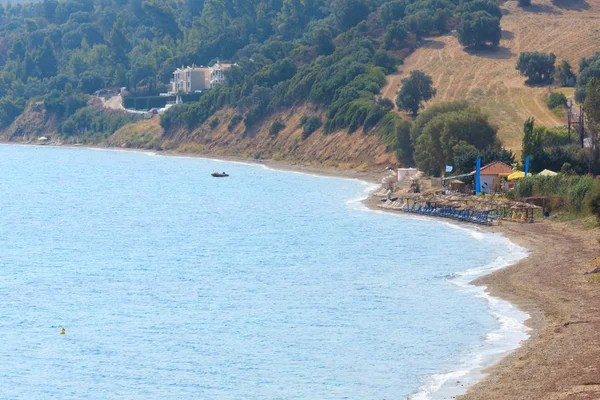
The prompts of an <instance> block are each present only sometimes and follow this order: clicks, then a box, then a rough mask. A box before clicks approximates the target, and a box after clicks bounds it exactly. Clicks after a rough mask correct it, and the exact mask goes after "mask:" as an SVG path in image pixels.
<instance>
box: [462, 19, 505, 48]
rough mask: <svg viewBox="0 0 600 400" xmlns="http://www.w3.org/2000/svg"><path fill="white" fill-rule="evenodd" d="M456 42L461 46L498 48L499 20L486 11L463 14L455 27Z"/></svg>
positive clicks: (500, 31) (500, 32)
mask: <svg viewBox="0 0 600 400" xmlns="http://www.w3.org/2000/svg"><path fill="white" fill-rule="evenodd" d="M456 34H457V36H458V41H459V42H460V44H462V45H463V46H475V47H479V46H485V45H490V46H498V44H499V43H500V37H501V36H502V30H501V29H500V20H499V19H498V18H496V17H494V16H492V15H491V14H489V13H488V12H486V11H476V12H473V13H467V14H463V16H462V17H461V19H460V23H459V24H458V26H457V27H456Z"/></svg>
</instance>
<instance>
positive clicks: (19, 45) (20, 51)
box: [8, 38, 27, 60]
mask: <svg viewBox="0 0 600 400" xmlns="http://www.w3.org/2000/svg"><path fill="white" fill-rule="evenodd" d="M26 52H27V45H26V44H25V42H24V41H23V39H21V38H17V39H15V41H14V42H13V44H12V46H11V47H10V51H9V52H8V57H9V58H10V59H12V60H16V59H21V60H22V59H24V58H25V53H26Z"/></svg>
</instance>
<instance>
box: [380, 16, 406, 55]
mask: <svg viewBox="0 0 600 400" xmlns="http://www.w3.org/2000/svg"><path fill="white" fill-rule="evenodd" d="M407 38H408V30H407V29H406V27H405V25H404V23H403V22H401V21H394V22H392V23H391V24H390V25H389V26H388V27H387V30H386V32H385V36H384V37H383V43H384V46H385V48H386V49H388V50H389V49H398V48H402V47H405V42H406V39H407Z"/></svg>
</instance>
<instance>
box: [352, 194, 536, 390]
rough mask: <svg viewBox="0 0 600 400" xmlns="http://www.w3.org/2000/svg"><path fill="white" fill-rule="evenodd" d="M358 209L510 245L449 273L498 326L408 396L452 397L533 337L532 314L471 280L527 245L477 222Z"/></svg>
mask: <svg viewBox="0 0 600 400" xmlns="http://www.w3.org/2000/svg"><path fill="white" fill-rule="evenodd" d="M346 203H347V204H349V205H350V204H354V203H355V202H352V201H347V202H346ZM355 209H357V210H361V211H371V212H375V213H381V214H387V215H395V216H397V217H399V218H408V219H418V220H422V221H426V220H427V221H431V222H433V223H441V224H445V225H446V226H449V227H451V228H452V229H457V230H461V231H464V232H466V233H467V234H468V235H469V236H471V237H472V238H473V239H476V240H487V241H495V242H498V244H499V245H501V246H505V247H506V248H507V249H508V252H507V255H508V256H507V257H498V258H497V259H496V260H494V261H493V262H491V263H489V264H487V265H484V266H481V267H476V268H472V269H469V270H466V271H462V272H456V273H454V274H452V275H451V276H449V277H447V280H448V282H449V283H451V284H453V285H455V286H456V287H457V290H464V291H467V292H470V293H472V295H473V296H474V297H478V298H483V299H485V300H486V302H487V306H488V312H489V313H490V315H492V317H494V318H495V319H496V320H497V321H498V323H499V327H498V328H496V329H494V330H493V331H491V332H488V333H486V334H485V336H484V337H483V338H482V342H480V343H477V344H475V345H473V346H471V347H470V348H468V349H466V351H465V352H463V353H462V354H461V355H460V358H459V359H458V360H457V361H458V362H457V364H456V368H452V369H450V370H448V371H444V372H440V373H438V374H434V375H431V376H430V377H429V378H428V380H427V382H426V383H424V384H423V385H421V386H420V387H419V388H418V389H417V390H416V391H415V392H414V393H413V394H411V395H409V396H408V397H406V398H405V399H406V400H442V399H453V398H455V397H456V396H460V395H463V394H465V393H466V392H467V390H468V389H469V387H470V386H472V385H474V384H476V383H478V382H479V381H480V380H482V379H483V378H485V377H486V376H487V375H488V374H486V373H484V372H483V371H484V370H485V369H487V368H489V367H491V366H493V365H495V364H497V363H498V362H499V361H500V360H501V359H502V358H504V357H506V356H507V355H508V354H510V353H511V352H513V351H514V350H516V349H518V348H519V347H521V342H522V341H524V340H527V339H528V338H529V337H530V335H529V331H530V330H531V329H530V328H528V327H527V326H526V325H525V322H526V321H527V320H528V319H529V318H530V315H529V314H528V313H526V312H524V311H521V310H519V309H518V308H517V307H516V306H515V305H514V304H512V303H510V302H509V301H507V300H504V299H501V298H499V297H494V296H492V295H490V294H489V293H488V292H487V286H477V285H474V284H473V283H472V282H473V281H474V280H475V279H477V278H479V277H482V276H485V275H488V274H491V273H492V272H494V271H497V270H499V269H502V268H506V267H508V266H511V265H514V264H516V263H518V262H519V261H521V260H523V259H524V258H526V257H528V255H529V252H528V251H527V249H525V248H523V247H521V246H519V245H517V244H515V243H513V242H512V241H511V240H510V239H508V238H507V237H506V236H504V235H502V234H501V233H492V232H486V231H484V230H482V229H481V228H479V227H477V226H463V225H462V224H457V223H454V222H452V221H447V220H440V219H437V218H428V217H427V216H421V215H414V214H404V213H394V212H389V211H385V210H379V209H372V208H369V207H367V206H366V205H364V204H362V203H361V207H357V208H355Z"/></svg>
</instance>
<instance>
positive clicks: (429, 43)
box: [419, 39, 446, 50]
mask: <svg viewBox="0 0 600 400" xmlns="http://www.w3.org/2000/svg"><path fill="white" fill-rule="evenodd" d="M419 47H424V48H426V49H436V50H440V49H443V48H444V47H446V43H444V42H439V41H437V40H431V39H424V40H423V41H422V42H421V45H420V46H419Z"/></svg>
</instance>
